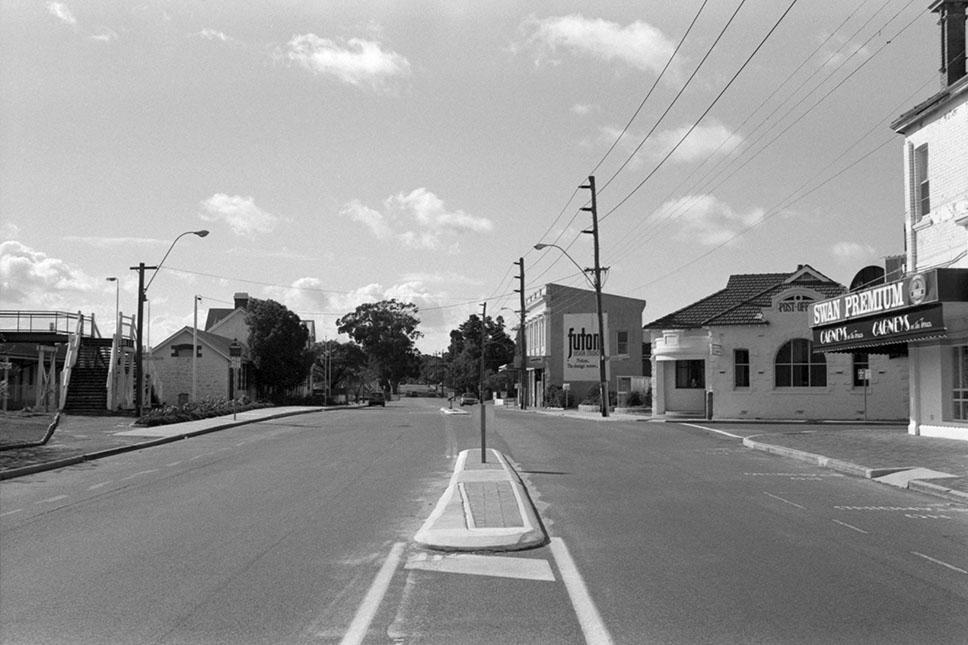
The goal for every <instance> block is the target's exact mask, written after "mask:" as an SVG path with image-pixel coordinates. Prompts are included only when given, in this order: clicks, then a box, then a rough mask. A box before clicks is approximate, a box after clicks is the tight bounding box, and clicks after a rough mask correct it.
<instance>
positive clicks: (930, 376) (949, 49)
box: [811, 0, 968, 440]
mask: <svg viewBox="0 0 968 645" xmlns="http://www.w3.org/2000/svg"><path fill="white" fill-rule="evenodd" d="M930 6H931V10H932V11H933V12H935V13H937V14H938V15H939V18H940V25H941V73H942V77H941V86H942V89H941V91H940V92H938V93H937V94H935V95H933V96H931V97H930V98H928V99H927V100H926V101H924V102H922V103H920V104H919V105H917V106H915V107H914V108H912V109H911V110H909V111H907V112H905V113H904V114H902V115H901V116H900V117H899V118H898V119H897V120H896V121H895V122H894V123H893V124H891V127H892V128H893V129H894V130H895V131H896V132H897V133H898V134H902V135H904V195H905V205H906V207H905V217H904V230H905V249H906V259H905V264H906V271H905V272H904V273H903V274H902V275H899V276H895V277H894V279H892V276H887V278H886V280H887V281H886V282H883V283H879V284H875V285H872V286H870V287H868V288H866V289H863V290H860V291H858V292H856V293H853V294H850V295H849V296H841V297H838V298H833V299H830V300H828V301H825V302H820V303H817V304H816V305H815V306H814V307H813V309H812V311H811V319H812V324H813V338H814V339H815V340H816V341H817V344H818V346H819V349H820V350H821V351H824V352H843V351H848V352H849V351H867V352H871V353H872V354H873V353H875V352H877V353H880V354H906V355H908V356H909V366H910V367H909V369H910V377H909V378H910V384H911V387H910V415H909V425H908V431H909V432H910V433H911V434H915V435H918V434H923V435H929V436H935V437H949V438H954V439H964V440H968V74H966V71H968V70H966V67H965V7H966V6H968V2H966V1H965V0H935V1H934V2H932V3H931V5H930Z"/></svg>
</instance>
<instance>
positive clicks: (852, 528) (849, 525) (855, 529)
mask: <svg viewBox="0 0 968 645" xmlns="http://www.w3.org/2000/svg"><path fill="white" fill-rule="evenodd" d="M831 521H832V522H833V523H834V524H840V525H841V526H846V527H847V528H849V529H850V530H851V531H857V532H858V533H863V534H864V535H870V533H869V532H868V531H865V530H864V529H859V528H857V527H856V526H853V525H852V524H848V523H847V522H841V521H840V520H831Z"/></svg>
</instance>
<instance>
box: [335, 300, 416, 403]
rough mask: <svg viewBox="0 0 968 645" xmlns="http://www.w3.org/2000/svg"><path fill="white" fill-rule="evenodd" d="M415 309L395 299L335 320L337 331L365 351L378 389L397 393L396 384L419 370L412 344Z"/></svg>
mask: <svg viewBox="0 0 968 645" xmlns="http://www.w3.org/2000/svg"><path fill="white" fill-rule="evenodd" d="M418 311H419V310H418V309H417V306H416V305H414V304H411V303H403V302H398V301H397V300H395V299H390V300H381V301H380V302H371V303H366V304H362V305H360V306H359V307H357V308H356V310H355V311H354V312H353V313H349V314H346V315H345V316H343V317H342V318H340V319H339V320H337V321H336V324H337V330H338V331H339V333H341V334H347V335H349V336H350V338H352V339H353V340H355V341H356V342H357V343H359V344H360V346H361V347H362V348H363V351H364V352H366V355H367V357H368V358H369V360H370V364H371V366H372V367H373V369H374V371H375V372H376V374H377V377H378V379H379V381H380V386H381V387H382V388H384V389H387V390H389V391H391V392H396V391H397V386H398V385H399V383H400V381H401V380H402V379H403V378H405V377H407V376H415V375H416V374H418V373H419V370H420V355H419V353H418V352H417V349H416V346H415V345H414V342H415V341H416V340H417V339H418V338H420V337H421V336H422V335H423V334H421V333H420V332H419V331H417V325H419V324H420V319H419V318H418V317H417V313H418Z"/></svg>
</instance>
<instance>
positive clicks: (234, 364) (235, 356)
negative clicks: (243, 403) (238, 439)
mask: <svg viewBox="0 0 968 645" xmlns="http://www.w3.org/2000/svg"><path fill="white" fill-rule="evenodd" d="M229 362H230V366H229V398H231V399H232V419H233V420H235V418H236V402H235V386H236V384H237V383H238V380H239V378H238V377H239V372H241V370H242V345H241V344H240V343H239V341H238V340H237V339H236V340H233V341H232V344H231V345H229Z"/></svg>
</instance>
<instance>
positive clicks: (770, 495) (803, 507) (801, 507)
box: [763, 491, 806, 509]
mask: <svg viewBox="0 0 968 645" xmlns="http://www.w3.org/2000/svg"><path fill="white" fill-rule="evenodd" d="M763 494H764V495H766V496H767V497H772V498H773V499H778V500H780V501H781V502H783V503H784V504H789V505H790V506H796V507H797V508H800V509H806V507H805V506H800V505H799V504H797V503H796V502H791V501H790V500H788V499H783V498H782V497H780V496H779V495H774V494H773V493H767V492H766V491H763Z"/></svg>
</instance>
